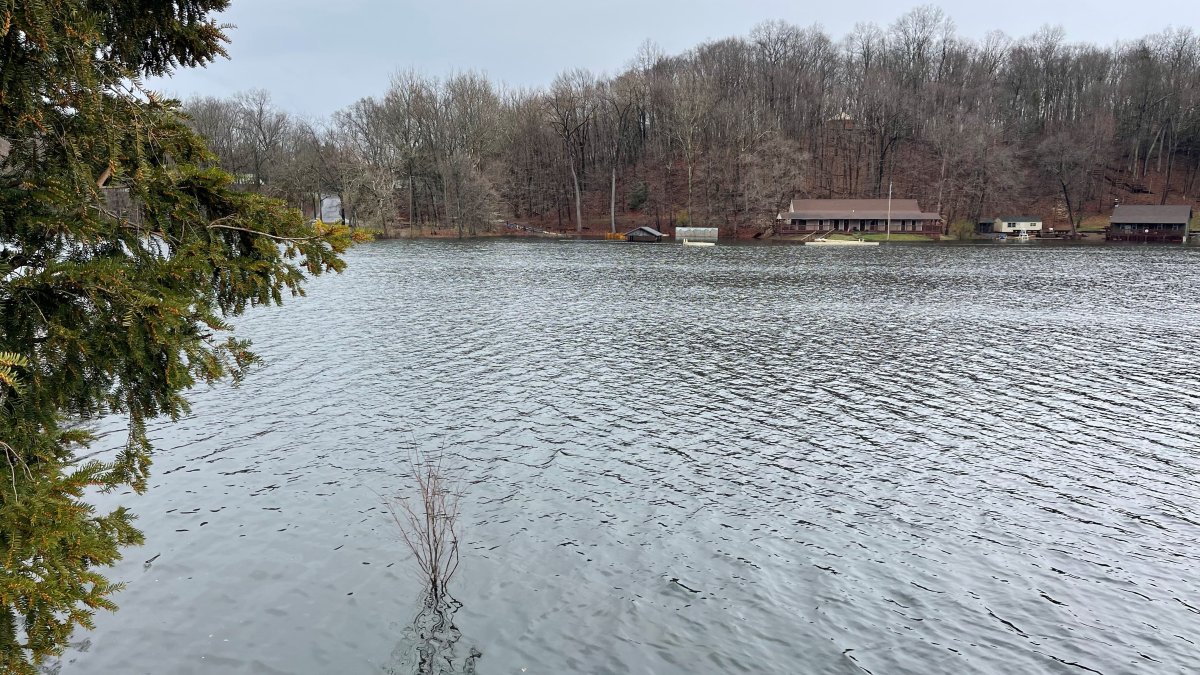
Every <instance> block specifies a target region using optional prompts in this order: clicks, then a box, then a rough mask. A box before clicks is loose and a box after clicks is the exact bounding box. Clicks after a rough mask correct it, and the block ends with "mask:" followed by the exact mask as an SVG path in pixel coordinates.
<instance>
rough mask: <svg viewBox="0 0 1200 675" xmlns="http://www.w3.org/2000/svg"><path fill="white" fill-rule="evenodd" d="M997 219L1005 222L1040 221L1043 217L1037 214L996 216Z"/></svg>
mask: <svg viewBox="0 0 1200 675" xmlns="http://www.w3.org/2000/svg"><path fill="white" fill-rule="evenodd" d="M996 219H997V220H999V221H1001V222H1004V223H1040V222H1042V219H1041V218H1038V217H1037V216H996Z"/></svg>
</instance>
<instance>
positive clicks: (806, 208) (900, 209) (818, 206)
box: [779, 199, 942, 220]
mask: <svg viewBox="0 0 1200 675" xmlns="http://www.w3.org/2000/svg"><path fill="white" fill-rule="evenodd" d="M888 201H889V200H887V199H793V200H792V204H791V208H792V210H791V211H790V212H787V213H781V214H779V217H780V218H782V219H784V220H833V219H846V220H886V219H887V218H888V213H889V210H888ZM891 218H892V220H941V219H942V217H941V216H940V215H939V214H936V213H927V212H924V211H921V207H920V206H919V205H918V204H917V200H915V199H893V200H891Z"/></svg>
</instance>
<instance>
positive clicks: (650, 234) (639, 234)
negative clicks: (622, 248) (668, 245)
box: [625, 225, 666, 242]
mask: <svg viewBox="0 0 1200 675" xmlns="http://www.w3.org/2000/svg"><path fill="white" fill-rule="evenodd" d="M664 236H666V235H664V234H663V233H662V232H659V231H658V230H656V229H654V228H653V227H650V226H649V225H643V226H641V227H639V228H637V229H635V230H630V231H629V232H626V233H625V241H648V242H659V241H662V240H663V237H664Z"/></svg>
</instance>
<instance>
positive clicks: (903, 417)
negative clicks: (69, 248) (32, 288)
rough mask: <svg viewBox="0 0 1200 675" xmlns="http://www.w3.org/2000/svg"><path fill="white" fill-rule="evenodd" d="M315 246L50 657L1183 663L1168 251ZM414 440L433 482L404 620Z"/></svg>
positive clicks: (756, 667) (269, 662)
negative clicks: (76, 625)
mask: <svg viewBox="0 0 1200 675" xmlns="http://www.w3.org/2000/svg"><path fill="white" fill-rule="evenodd" d="M349 261H350V268H349V270H348V271H347V273H346V274H344V275H341V276H339V277H330V278H322V279H319V280H316V281H315V282H314V283H312V284H311V286H310V287H309V296H308V297H307V298H302V299H297V300H295V301H293V302H290V303H289V304H288V305H287V306H286V307H283V308H268V309H259V310H255V311H253V312H251V313H250V314H249V315H247V316H245V317H241V318H240V320H238V321H237V322H236V324H237V326H238V328H239V330H240V331H241V333H242V334H243V335H245V336H249V337H252V338H253V339H254V341H255V343H256V345H257V348H258V351H259V353H260V354H261V355H262V356H263V357H264V358H265V359H266V362H267V363H266V364H265V365H264V366H263V367H261V368H259V369H258V370H257V372H256V373H255V374H254V375H253V376H252V377H251V378H249V379H248V380H247V381H246V382H245V383H244V384H243V385H242V386H241V387H240V388H232V387H229V386H221V387H215V388H212V389H202V390H198V391H196V392H195V393H194V395H193V397H192V399H193V401H194V411H193V415H192V416H190V417H188V418H187V419H184V420H182V421H180V422H179V423H177V424H175V425H169V426H168V425H162V426H160V427H158V428H157V429H156V431H155V433H154V437H155V438H156V442H157V445H158V448H159V450H158V452H157V454H156V459H155V467H154V474H153V479H152V481H151V488H150V490H149V492H148V493H147V494H145V495H144V496H141V497H131V496H129V495H116V496H111V497H107V498H104V500H103V502H102V503H103V504H105V505H107V506H111V505H112V504H114V503H117V502H120V503H127V504H129V505H131V506H132V507H133V508H134V510H135V511H136V512H137V513H138V514H139V515H140V520H139V523H140V526H141V527H142V528H143V529H144V531H145V533H146V545H145V546H144V547H141V548H138V549H131V550H129V551H128V552H127V555H126V557H127V559H126V560H125V561H124V562H123V563H122V564H120V565H119V566H118V567H116V568H115V569H113V570H111V572H112V577H113V578H114V579H116V580H122V581H125V582H126V583H127V584H128V586H127V588H126V590H125V591H124V592H122V593H121V594H120V595H119V597H118V598H117V600H118V603H119V604H120V605H121V610H120V611H119V612H118V613H116V614H104V615H101V616H99V617H98V619H97V628H96V630H95V631H93V632H90V633H86V634H80V635H78V636H77V647H76V648H75V649H73V650H72V651H71V652H70V653H68V654H67V655H66V656H65V657H64V659H63V661H62V663H61V664H60V666H61V672H62V673H64V674H71V675H75V674H83V673H335V672H336V673H343V672H344V673H372V672H400V673H404V672H413V671H414V668H415V666H414V661H416V660H417V658H416V656H414V655H415V654H419V653H425V654H426V655H427V656H428V655H429V653H430V650H432V652H434V653H433V657H435V658H434V661H432V662H430V663H427V664H426V666H427V668H426V669H427V670H428V671H430V672H450V671H452V670H455V669H457V670H460V671H461V670H467V671H470V670H472V669H473V670H474V672H478V673H494V674H510V673H512V674H516V673H528V674H530V675H533V674H538V673H551V674H555V675H559V674H563V673H830V674H840V673H845V674H855V673H867V672H869V673H874V674H875V675H883V674H885V673H920V674H928V673H948V674H949V673H955V674H957V673H1088V672H1099V673H1105V674H1106V675H1109V674H1116V673H1187V672H1193V673H1194V672H1197V671H1198V670H1200V479H1198V476H1200V474H1198V469H1200V424H1198V423H1200V374H1198V373H1200V355H1198V350H1200V251H1197V250H1195V249H1193V250H1184V249H1181V248H1178V247H1174V248H1165V247H1128V248H1121V247H1105V246H1085V247H1070V246H1039V245H1034V246H1022V245H1011V246H1007V247H1006V246H961V247H960V246H899V245H898V246H881V247H877V248H867V247H864V248H853V249H829V248H824V249H822V248H817V247H800V246H724V245H722V246H717V247H715V248H708V249H704V248H684V247H681V246H676V245H666V244H664V245H657V246H655V245H631V244H618V243H570V242H557V241H536V242H529V241H479V242H466V243H459V242H379V243H374V244H369V245H365V246H362V247H360V248H358V249H356V250H354V251H353V252H352V253H351V254H350V255H349ZM105 429H107V427H105ZM120 440H121V438H120V435H119V433H116V432H114V433H112V434H111V435H108V436H105V437H104V441H103V443H101V444H99V446H98V447H100V448H103V447H104V446H106V445H107V446H112V445H117V444H119V443H120ZM414 442H415V443H416V444H417V445H419V446H420V447H422V448H425V449H430V450H436V449H438V448H444V450H442V452H444V453H445V454H446V457H447V458H448V459H447V464H448V466H450V468H451V470H452V471H454V472H456V475H458V476H459V477H460V478H461V480H462V481H463V485H464V489H465V493H464V495H463V497H462V517H461V524H462V527H463V530H464V537H465V542H464V544H463V548H462V564H461V567H460V569H459V572H458V574H457V575H456V576H455V577H454V579H453V580H452V582H451V593H452V594H453V596H454V598H456V599H457V604H451V605H449V606H448V607H442V612H441V615H440V616H441V617H442V618H443V619H449V620H452V621H453V624H454V628H453V629H450V628H449V627H448V625H447V624H442V625H441V627H440V632H439V635H436V636H431V635H430V634H429V625H430V624H429V616H428V615H429V612H428V611H425V612H422V604H421V603H422V592H421V591H422V584H421V581H420V579H419V578H418V576H417V574H416V573H415V571H414V563H413V560H412V559H411V557H410V556H409V554H408V552H407V549H406V548H405V547H404V544H403V543H402V542H401V541H400V537H399V535H398V533H397V531H396V528H395V527H394V526H392V525H390V524H389V520H388V518H387V516H386V512H385V511H383V510H382V509H381V508H380V497H379V496H378V495H379V494H390V493H395V492H405V491H409V492H411V480H410V479H409V478H408V473H407V466H408V464H407V462H408V457H409V451H410V450H409V448H410V446H411V445H412V444H413V443H414ZM454 609H457V611H456V612H454V611H453V610H454ZM414 620H416V621H415V622H414ZM422 650H424V651H422Z"/></svg>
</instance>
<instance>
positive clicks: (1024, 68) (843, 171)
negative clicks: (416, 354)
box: [184, 6, 1200, 239]
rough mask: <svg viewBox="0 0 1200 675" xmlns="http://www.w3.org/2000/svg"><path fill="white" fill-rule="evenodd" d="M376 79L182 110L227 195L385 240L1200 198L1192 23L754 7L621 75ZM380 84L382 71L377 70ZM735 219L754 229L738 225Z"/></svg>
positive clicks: (734, 231)
mask: <svg viewBox="0 0 1200 675" xmlns="http://www.w3.org/2000/svg"><path fill="white" fill-rule="evenodd" d="M398 67H399V68H400V69H399V70H398V71H397V72H396V73H395V74H394V76H393V77H392V78H391V81H390V82H389V83H386V84H385V87H384V89H385V91H384V93H383V94H382V95H379V96H368V97H365V98H362V99H360V100H359V101H357V102H355V103H354V104H353V105H351V106H349V107H347V108H345V109H343V110H340V111H337V112H335V113H333V114H332V115H331V116H330V117H328V118H326V119H319V120H306V119H301V118H300V117H298V116H296V115H294V114H292V113H290V112H289V111H287V110H284V109H282V108H280V107H279V106H277V105H276V104H275V103H274V102H273V101H272V100H271V95H270V94H269V93H268V92H267V91H265V90H253V91H247V92H242V93H239V94H233V95H230V96H228V97H226V98H215V97H207V98H194V99H192V100H189V101H187V102H185V104H184V109H185V111H186V112H187V114H188V115H190V117H191V124H192V125H193V127H194V128H195V129H196V130H197V131H199V132H200V133H201V134H202V135H203V136H204V137H205V138H207V139H208V140H209V143H210V145H211V147H212V148H213V150H214V151H215V152H216V154H217V156H218V163H219V165H220V166H221V167H222V168H223V169H225V170H226V171H228V172H230V173H231V174H233V175H234V176H235V177H237V180H238V182H239V184H240V185H241V186H242V189H246V190H249V191H255V192H262V193H265V194H269V195H272V196H275V197H278V198H281V199H284V200H285V201H287V202H288V203H289V204H291V205H292V206H293V207H296V208H300V209H302V210H304V211H305V214H306V216H307V217H315V212H316V210H317V207H316V204H317V202H318V201H319V200H320V199H321V198H323V197H326V196H331V195H336V196H338V197H339V198H340V199H341V203H342V208H343V210H344V211H345V215H346V217H348V218H350V219H351V220H352V221H354V222H357V223H359V224H360V225H370V226H371V227H373V228H375V229H376V230H378V231H379V232H380V234H381V235H382V236H383V237H392V236H395V233H396V231H398V230H403V229H405V228H406V224H410V223H411V224H414V225H416V228H417V231H418V232H419V233H422V235H423V236H425V235H424V233H425V232H433V231H437V232H438V235H437V236H441V233H442V232H444V231H453V232H454V233H456V235H457V236H464V237H465V236H469V235H471V236H473V235H479V234H481V233H488V232H489V231H495V230H497V229H499V226H498V224H499V223H503V222H520V223H524V224H528V225H529V226H532V227H534V228H537V229H540V230H547V231H552V232H558V233H567V232H574V233H575V234H577V235H582V234H585V233H588V232H592V233H596V232H625V231H629V230H631V229H633V228H635V227H637V226H641V225H649V226H651V227H653V228H655V229H657V230H659V231H662V232H667V231H669V230H670V229H671V228H674V227H676V226H697V227H717V228H720V230H721V237H722V238H723V239H730V238H732V239H742V238H745V237H747V236H755V235H758V236H760V237H761V236H767V235H768V234H769V233H770V231H771V227H772V224H773V221H774V218H775V215H776V214H777V213H779V212H780V211H782V210H784V209H785V207H786V205H787V204H788V202H789V200H791V199H798V198H815V199H819V198H883V197H885V196H887V195H888V193H889V186H891V187H892V188H893V194H894V196H895V198H897V199H916V200H918V201H919V203H920V204H921V206H922V207H923V208H925V209H928V210H930V211H936V212H937V213H939V214H941V215H942V217H943V218H944V220H945V222H946V223H947V224H948V227H947V228H946V229H947V233H946V234H947V235H948V236H950V235H952V234H953V228H954V227H956V226H957V224H958V223H971V224H974V223H976V222H978V221H979V220H980V219H981V218H986V219H990V218H992V217H994V216H996V215H997V214H1005V213H1010V214H1011V213H1019V214H1023V215H1028V216H1034V217H1038V218H1040V219H1041V220H1043V222H1045V224H1046V226H1047V227H1048V228H1053V229H1054V230H1055V231H1056V232H1063V231H1069V232H1077V231H1083V230H1087V229H1090V228H1089V226H1094V225H1095V224H1096V223H1097V221H1105V220H1106V218H1107V216H1108V215H1109V214H1110V213H1111V212H1112V210H1113V208H1114V206H1116V205H1118V204H1121V205H1139V204H1145V205H1157V204H1192V205H1194V206H1196V207H1198V208H1197V212H1200V202H1198V201H1197V198H1198V196H1200V36H1197V34H1196V33H1195V32H1194V31H1193V30H1192V29H1190V28H1170V29H1167V30H1164V31H1163V32H1161V33H1157V34H1153V35H1147V36H1143V37H1133V36H1131V38H1130V39H1129V40H1126V41H1123V42H1119V43H1117V44H1114V45H1111V46H1099V45H1095V44H1090V43H1087V42H1069V41H1068V40H1067V39H1066V37H1065V31H1064V30H1063V29H1062V28H1060V27H1053V26H1046V27H1043V28H1041V29H1040V30H1038V31H1036V32H1034V33H1033V34H1031V35H1026V36H1008V35H1005V34H1003V33H1000V32H992V33H989V34H988V35H987V36H985V37H984V38H982V39H971V38H967V37H964V36H962V35H959V34H958V33H957V32H956V29H955V24H954V21H953V19H952V18H951V17H950V16H948V15H947V14H946V13H944V12H943V11H942V10H940V9H938V8H936V7H933V6H922V7H917V8H915V9H912V10H910V11H907V12H905V13H903V14H901V15H900V16H898V17H897V18H896V19H895V20H894V21H892V22H891V23H889V24H886V25H877V24H874V23H863V24H859V25H858V26H856V28H855V29H854V30H852V31H850V32H849V33H847V34H845V35H831V34H829V33H828V32H826V31H825V30H824V29H822V28H821V27H819V26H807V27H805V26H798V25H794V24H791V23H788V22H785V21H767V22H764V23H761V24H759V25H758V26H756V27H755V28H754V29H753V30H752V31H751V32H750V33H749V34H748V35H742V36H732V37H727V38H723V39H716V40H712V41H709V42H705V43H702V44H699V45H696V46H695V47H693V48H692V49H689V50H687V51H684V52H682V53H678V54H668V53H665V52H663V51H662V50H661V49H659V48H658V47H657V46H656V45H655V44H654V43H653V42H649V41H647V42H646V43H644V44H643V45H642V46H641V48H639V49H638V50H637V51H636V52H635V53H633V54H630V60H629V61H628V65H627V66H626V67H625V68H624V69H622V70H621V71H620V72H617V73H615V74H610V75H596V74H593V73H590V72H588V71H586V70H581V69H572V68H570V64H564V68H565V69H564V70H563V71H562V72H561V73H560V74H559V75H558V76H557V77H556V78H554V80H553V81H552V82H549V83H547V84H546V85H545V86H544V87H541V88H532V89H513V88H508V87H505V86H503V85H500V84H497V83H495V82H493V81H491V80H489V79H488V78H487V77H486V76H484V75H482V74H481V73H478V72H474V71H466V72H460V73H458V74H455V75H452V76H450V77H446V78H439V77H434V76H431V75H428V74H423V73H419V72H416V71H413V70H404V69H403V66H402V65H398ZM381 84H384V83H381ZM747 231H749V232H750V233H751V234H749V235H747V234H745V233H746V232H747Z"/></svg>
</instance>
